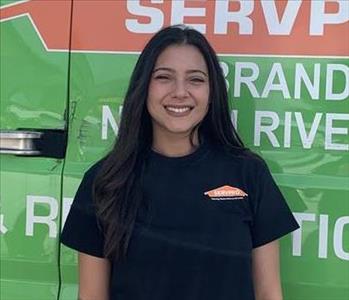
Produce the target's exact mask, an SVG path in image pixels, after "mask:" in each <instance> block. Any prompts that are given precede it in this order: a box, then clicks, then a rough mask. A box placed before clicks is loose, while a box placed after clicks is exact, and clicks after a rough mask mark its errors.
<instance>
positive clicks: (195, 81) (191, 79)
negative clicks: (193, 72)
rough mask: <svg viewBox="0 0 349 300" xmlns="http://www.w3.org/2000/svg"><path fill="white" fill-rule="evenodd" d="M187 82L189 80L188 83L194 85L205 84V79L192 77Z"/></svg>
mask: <svg viewBox="0 0 349 300" xmlns="http://www.w3.org/2000/svg"><path fill="white" fill-rule="evenodd" d="M189 80H190V82H192V83H195V84H199V83H203V82H205V79H204V78H202V77H192V78H190V79H189Z"/></svg>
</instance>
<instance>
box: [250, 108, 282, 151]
mask: <svg viewBox="0 0 349 300" xmlns="http://www.w3.org/2000/svg"><path fill="white" fill-rule="evenodd" d="M266 121H267V122H266ZM263 123H267V124H263ZM279 125H280V119H279V116H278V114H277V113H276V112H273V111H256V113H255V128H254V138H253V143H254V145H255V146H260V145H261V134H262V133H265V134H266V135H267V137H268V139H269V141H270V142H271V144H272V145H273V147H280V143H279V141H278V139H277V137H276V134H275V133H274V131H275V129H276V128H278V127H279Z"/></svg>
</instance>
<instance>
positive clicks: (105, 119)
mask: <svg viewBox="0 0 349 300" xmlns="http://www.w3.org/2000/svg"><path fill="white" fill-rule="evenodd" d="M109 126H111V128H112V130H113V132H114V134H115V135H117V134H118V131H119V127H118V124H117V123H116V120H115V118H114V115H113V113H112V111H111V109H110V107H109V106H108V105H103V106H102V140H106V139H108V128H109Z"/></svg>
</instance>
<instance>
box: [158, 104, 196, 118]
mask: <svg viewBox="0 0 349 300" xmlns="http://www.w3.org/2000/svg"><path fill="white" fill-rule="evenodd" d="M168 107H172V108H177V109H179V108H189V109H188V110H186V111H183V112H177V111H173V110H169V109H168ZM164 109H165V111H166V113H167V114H168V115H170V116H173V117H185V116H188V115H189V114H190V113H191V111H192V110H193V107H192V106H190V105H165V106H164Z"/></svg>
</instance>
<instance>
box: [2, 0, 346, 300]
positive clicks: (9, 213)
mask: <svg viewBox="0 0 349 300" xmlns="http://www.w3.org/2000/svg"><path fill="white" fill-rule="evenodd" d="M0 3H1V4H4V3H5V2H4V1H0ZM7 3H8V2H6V4H7ZM0 29H1V35H0V37H1V89H0V90H1V103H0V108H1V114H0V127H1V129H17V128H57V129H63V128H65V126H67V128H69V135H68V141H69V143H68V149H67V153H66V158H65V160H55V159H46V158H19V157H15V156H10V155H0V159H1V160H0V162H1V174H0V175H1V178H0V179H1V190H0V199H1V212H0V213H1V214H4V216H5V218H4V220H5V224H6V226H7V227H8V229H9V231H8V232H7V233H6V234H5V235H1V237H0V242H1V244H0V245H1V269H0V271H1V289H0V291H1V292H0V293H1V294H0V298H1V299H4V300H12V299H19V300H20V299H33V300H34V299H36V300H37V299H56V298H57V297H58V290H59V288H61V293H60V299H64V300H68V299H69V300H70V299H75V298H76V296H75V293H76V285H75V282H76V255H75V253H74V252H73V251H71V250H69V249H67V248H65V247H64V246H61V247H59V246H58V238H49V237H48V228H47V226H45V225H35V226H34V237H27V236H25V223H26V213H25V212H26V197H27V196H28V195H36V196H49V197H54V198H55V199H57V201H58V203H59V205H60V209H61V211H62V203H63V198H72V197H73V196H74V193H75V191H76V189H77V186H78V184H79V182H80V180H81V177H82V174H83V172H84V171H85V170H86V169H87V168H88V166H90V165H91V164H92V163H93V162H95V161H96V160H97V159H98V158H100V157H101V156H103V155H104V154H105V153H106V151H107V150H108V149H109V148H110V146H111V145H112V143H113V140H114V138H115V134H114V132H113V130H112V129H111V127H110V125H108V123H107V129H108V139H106V140H103V139H102V137H101V136H102V128H103V123H102V110H103V106H108V107H109V108H110V110H111V111H112V113H113V116H114V118H115V120H116V122H118V121H119V119H120V118H119V110H120V106H121V105H122V101H123V96H124V93H125V91H126V88H127V83H128V79H129V75H130V73H131V71H132V68H133V66H134V64H135V62H136V59H137V56H136V55H117V54H91V53H90V54H84V53H72V54H71V56H70V64H69V53H56V52H47V51H45V50H44V47H43V45H42V44H41V41H40V40H39V38H38V36H37V34H36V32H35V30H34V29H33V27H32V25H31V23H30V22H29V20H28V19H27V18H19V19H16V20H13V21H9V22H4V23H1V25H0ZM72 38H73V39H75V38H78V37H76V36H73V37H72ZM220 59H221V60H222V61H224V62H226V63H227V64H228V66H229V73H228V75H227V80H228V82H229V85H230V88H229V91H228V92H229V94H230V95H232V94H233V90H232V87H233V86H234V82H233V80H234V65H235V63H236V62H238V61H240V62H241V61H245V62H255V63H256V64H257V65H258V66H259V68H260V77H259V79H258V80H257V82H256V85H257V89H258V90H259V92H261V90H262V88H263V87H264V84H265V81H266V77H267V76H268V74H269V70H270V67H271V65H272V63H275V62H280V63H281V64H282V66H283V68H284V71H285V75H286V79H287V83H288V84H289V89H290V91H291V95H292V94H293V93H292V91H293V86H292V85H293V82H294V80H293V78H294V74H293V73H294V67H295V64H296V63H303V65H304V66H305V67H306V69H307V70H308V71H309V74H312V66H313V64H315V63H320V64H321V69H322V70H325V67H326V64H327V63H340V64H346V65H348V59H345V58H343V59H321V58H318V59H314V58H278V57H270V58H268V57H258V58H256V57H233V56H231V57H229V56H224V57H220ZM68 73H70V82H69V85H68V82H67V75H68ZM325 75H326V74H325V72H323V71H322V72H321V85H320V86H321V93H320V99H319V100H311V99H310V98H309V96H308V94H307V93H306V92H304V91H305V89H304V87H303V88H302V91H303V93H302V96H303V98H302V99H300V100H294V99H287V100H285V99H282V94H281V93H280V92H272V93H271V94H270V97H268V99H252V97H251V95H250V93H249V92H248V90H247V89H246V88H243V89H242V94H241V97H239V98H238V99H232V97H231V106H232V108H233V109H237V110H238V130H239V133H240V134H241V135H242V137H243V139H244V141H245V142H246V144H247V145H248V146H250V147H251V148H252V149H254V150H255V151H257V152H259V153H261V154H262V156H263V157H264V158H265V159H266V160H267V162H268V165H269V166H270V168H271V170H272V172H273V175H274V177H275V179H276V181H277V183H278V184H279V186H280V188H281V190H282V192H283V193H284V195H285V197H286V199H287V201H288V203H289V205H290V207H291V208H292V211H293V212H296V213H302V212H305V213H313V214H315V218H316V219H315V222H306V223H304V225H303V226H304V228H303V242H302V255H301V256H299V257H298V256H292V245H291V235H288V236H287V237H285V238H283V239H282V240H281V265H282V279H283V286H284V298H285V300H319V299H320V300H347V299H348V295H349V261H345V260H341V259H339V258H338V257H337V256H336V255H335V253H334V251H333V230H334V224H335V221H336V220H337V219H338V218H339V217H342V216H349V200H348V199H349V177H348V174H349V153H348V152H346V151H333V150H331V151H330V150H325V149H324V116H323V120H322V121H321V124H320V129H319V130H318V132H317V134H316V138H315V142H314V145H313V147H312V148H311V149H303V148H302V145H301V142H300V139H299V134H298V131H297V128H296V124H295V122H294V119H293V123H292V144H291V148H289V149H285V148H284V147H283V146H282V136H283V125H281V126H280V128H279V129H278V130H277V136H278V138H279V140H280V143H281V147H280V148H273V147H272V146H271V145H270V143H269V142H268V140H267V139H265V138H263V139H262V144H261V146H260V147H254V146H253V129H254V113H255V111H256V110H268V111H274V112H277V113H278V114H279V116H280V119H281V120H282V119H283V117H282V115H283V114H284V112H285V111H292V112H295V111H299V112H302V114H303V117H304V118H305V120H306V130H307V131H309V129H310V126H311V122H312V120H313V118H314V115H315V113H316V112H323V113H333V112H336V113H346V114H348V113H349V104H348V99H346V100H344V101H326V100H325V99H324V96H323V95H324V91H323V89H324V87H325V83H324V81H325ZM343 80H344V78H342V77H338V78H336V85H337V86H343V85H344V82H343ZM68 101H69V103H68ZM66 109H69V116H68V118H65V115H64V112H65V110H66ZM281 124H282V121H281ZM335 124H336V123H335ZM336 126H338V127H346V128H348V122H347V121H340V122H338V125H336ZM334 140H335V142H337V143H343V144H348V143H349V141H348V136H345V135H337V136H336V138H335V139H334ZM36 212H37V213H38V214H43V215H45V214H47V207H45V205H42V206H38V207H37V211H36ZM320 214H325V215H328V216H329V226H328V231H329V233H328V258H326V259H321V258H318V244H319V235H318V231H319V215H320ZM61 216H62V213H60V214H59V216H58V217H57V218H56V222H57V226H58V227H59V226H60V218H61ZM343 238H344V242H343V243H344V249H345V251H346V252H349V225H346V227H345V228H344V237H343ZM59 265H60V266H61V268H59ZM60 272H61V274H60ZM60 280H61V282H60ZM19 286H20V288H18V287H19Z"/></svg>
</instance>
